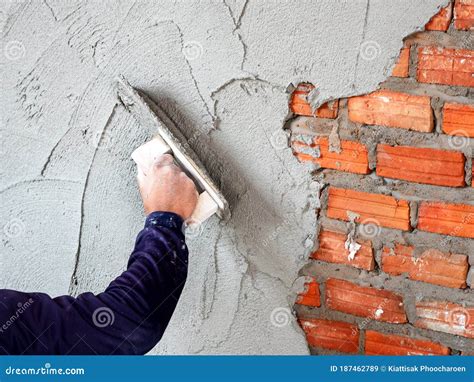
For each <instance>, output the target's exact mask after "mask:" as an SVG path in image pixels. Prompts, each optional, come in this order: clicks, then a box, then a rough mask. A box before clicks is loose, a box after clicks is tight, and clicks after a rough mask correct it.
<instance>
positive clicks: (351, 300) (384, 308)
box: [326, 279, 407, 324]
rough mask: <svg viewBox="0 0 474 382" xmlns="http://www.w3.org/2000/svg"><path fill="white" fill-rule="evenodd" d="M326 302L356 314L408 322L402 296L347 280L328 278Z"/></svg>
mask: <svg viewBox="0 0 474 382" xmlns="http://www.w3.org/2000/svg"><path fill="white" fill-rule="evenodd" d="M326 304H327V306H328V308H330V309H333V310H338V311H340V312H344V313H349V314H353V315H354V316H360V317H368V318H371V319H373V320H377V321H384V322H391V323H395V324H398V323H404V322H407V316H406V314H405V309H404V305H403V299H402V297H401V296H399V295H397V294H395V293H393V292H389V291H386V290H382V289H376V288H371V287H362V286H359V285H357V284H354V283H351V282H349V281H345V280H339V279H329V280H327V282H326Z"/></svg>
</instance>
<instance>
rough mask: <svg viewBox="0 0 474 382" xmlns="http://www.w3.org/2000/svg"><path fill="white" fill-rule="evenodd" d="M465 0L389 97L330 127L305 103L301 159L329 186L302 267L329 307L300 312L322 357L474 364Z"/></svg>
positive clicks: (430, 32)
mask: <svg viewBox="0 0 474 382" xmlns="http://www.w3.org/2000/svg"><path fill="white" fill-rule="evenodd" d="M453 4H454V0H453V1H452V2H451V3H450V4H448V5H447V6H446V7H445V8H443V9H440V10H439V11H438V12H437V14H436V15H434V16H433V17H432V18H431V19H430V21H429V22H428V23H427V24H426V26H425V31H421V32H417V33H414V34H412V35H410V36H407V38H406V39H404V41H403V44H404V47H403V48H402V50H401V51H400V54H399V58H398V60H397V62H396V64H395V65H394V67H393V70H392V76H391V78H389V79H388V80H387V81H385V82H384V83H383V84H381V85H380V89H379V90H377V91H374V92H372V93H370V94H366V95H359V96H356V97H352V98H348V99H341V100H340V102H339V103H338V104H337V114H335V113H333V114H328V116H329V117H330V118H326V119H321V118H320V117H318V116H313V115H312V113H311V112H308V110H310V108H309V105H308V104H307V102H306V96H304V97H303V98H302V99H304V102H306V104H304V102H302V101H301V102H300V101H298V102H295V105H296V104H298V105H296V106H297V107H296V106H295V107H292V111H293V115H294V116H295V115H296V116H295V118H294V120H292V121H290V127H291V129H290V130H291V131H292V137H291V138H292V139H291V144H292V149H293V152H294V154H295V155H296V156H297V157H298V158H299V159H300V160H302V161H311V162H312V163H314V164H316V165H317V166H315V168H314V169H313V170H312V171H314V172H313V174H314V178H315V181H317V182H318V183H319V185H320V187H322V188H321V189H319V188H318V187H315V194H317V195H318V194H319V193H320V195H321V197H320V201H321V205H320V206H318V208H317V209H316V211H315V213H316V214H317V215H318V216H319V227H318V228H317V229H318V230H319V240H318V241H317V243H315V249H314V251H313V253H312V254H311V257H310V260H309V264H307V266H305V267H304V268H303V269H302V271H301V272H302V274H304V275H306V276H307V277H312V278H313V279H312V280H314V282H315V283H316V280H317V281H318V282H319V288H318V292H320V294H321V295H320V298H319V302H317V303H319V305H318V306H316V305H311V304H308V305H306V306H305V305H302V304H297V305H296V306H295V310H296V312H297V314H298V317H299V318H300V323H301V324H302V326H303V328H304V330H305V332H306V335H307V338H308V342H309V344H310V345H311V351H312V352H313V353H316V354H319V353H326V352H330V353H331V352H336V353H348V354H354V353H359V354H364V353H365V354H387V355H415V354H420V355H421V354H430V355H451V354H452V355H457V354H462V355H473V354H474V353H473V350H472V349H474V292H473V288H474V268H473V266H474V240H472V239H474V197H473V195H474V194H473V192H474V191H473V189H474V153H473V151H472V148H473V144H474V140H473V138H474V100H473V97H472V95H473V91H474V89H473V86H474V48H473V45H472V30H473V20H474V13H473V9H474V0H456V2H455V6H453ZM305 85H306V91H309V90H308V89H310V88H308V84H305ZM300 95H301V94H300ZM290 107H291V105H290ZM328 107H329V109H331V106H330V105H328ZM298 108H299V109H298ZM316 114H317V113H316ZM298 115H300V116H298ZM314 137H315V138H314ZM329 138H330V139H329ZM329 143H330V144H329ZM329 147H331V149H329ZM359 246H360V247H359ZM348 248H350V249H351V250H350V251H349V249H348ZM311 285H313V284H311ZM309 290H310V288H309V287H307V291H309ZM301 298H302V297H301V296H300V297H299V299H300V300H299V301H300V302H301V301H302V300H301ZM313 298H314V297H313ZM433 300H435V301H433ZM317 303H314V304H317ZM303 321H304V322H306V324H303ZM308 322H310V323H311V324H308ZM359 333H360V338H359Z"/></svg>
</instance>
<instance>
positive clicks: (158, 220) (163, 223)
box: [145, 211, 184, 230]
mask: <svg viewBox="0 0 474 382" xmlns="http://www.w3.org/2000/svg"><path fill="white" fill-rule="evenodd" d="M183 222H184V221H183V218H182V217H181V216H179V215H178V214H175V213H174V212H163V211H155V212H152V213H151V214H150V215H148V216H147V218H146V221H145V228H151V227H166V228H170V229H176V230H181V229H182V227H183Z"/></svg>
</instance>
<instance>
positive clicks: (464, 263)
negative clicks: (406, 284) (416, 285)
mask: <svg viewBox="0 0 474 382" xmlns="http://www.w3.org/2000/svg"><path fill="white" fill-rule="evenodd" d="M468 269H469V263H468V258H467V256H465V255H457V254H452V253H443V252H440V251H438V250H436V249H429V250H426V251H424V252H423V253H422V254H421V255H420V256H419V257H415V256H414V249H413V247H408V246H404V245H400V244H396V245H395V248H394V249H391V248H387V247H385V248H384V249H383V253H382V270H383V271H384V272H385V273H390V274H392V275H401V274H402V273H408V276H409V277H410V279H412V280H416V281H423V282H426V283H431V284H437V285H442V286H446V287H450V288H465V287H466V277H467V271H468Z"/></svg>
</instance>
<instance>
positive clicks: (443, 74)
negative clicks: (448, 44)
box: [416, 46, 474, 87]
mask: <svg viewBox="0 0 474 382" xmlns="http://www.w3.org/2000/svg"><path fill="white" fill-rule="evenodd" d="M473 74H474V51H473V50H467V49H448V48H440V47H436V46H426V47H421V48H418V68H417V72H416V78H417V80H418V81H419V82H428V83H432V84H443V85H458V86H471V87H472V86H474V77H473Z"/></svg>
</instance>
